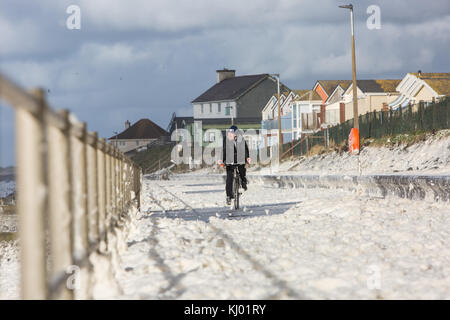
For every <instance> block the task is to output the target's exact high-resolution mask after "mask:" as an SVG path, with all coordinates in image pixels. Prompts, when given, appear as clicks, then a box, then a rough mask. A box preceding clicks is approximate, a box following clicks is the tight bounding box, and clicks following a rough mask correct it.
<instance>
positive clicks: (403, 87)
mask: <svg viewBox="0 0 450 320" xmlns="http://www.w3.org/2000/svg"><path fill="white" fill-rule="evenodd" d="M396 90H397V91H398V92H399V96H398V97H397V99H395V100H394V101H392V102H390V103H389V104H388V107H389V108H392V109H394V110H395V109H397V108H399V107H405V106H407V105H408V104H412V105H415V104H417V103H418V102H420V101H424V102H428V103H429V102H432V101H438V100H440V99H442V98H443V97H447V96H449V95H450V73H422V72H421V71H420V70H419V71H418V72H417V73H408V74H407V75H406V76H405V77H404V78H403V79H402V80H401V81H400V83H399V84H398V86H397V87H396Z"/></svg>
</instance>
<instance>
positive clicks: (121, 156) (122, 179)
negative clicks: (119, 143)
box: [119, 153, 125, 214]
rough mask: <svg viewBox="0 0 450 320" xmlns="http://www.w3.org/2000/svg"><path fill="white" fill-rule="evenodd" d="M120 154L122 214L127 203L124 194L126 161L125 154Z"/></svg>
mask: <svg viewBox="0 0 450 320" xmlns="http://www.w3.org/2000/svg"><path fill="white" fill-rule="evenodd" d="M119 156H120V159H119V181H120V184H119V186H120V192H119V194H120V214H122V213H123V211H124V208H125V205H124V204H125V195H124V192H125V190H124V178H123V175H124V173H125V172H124V171H125V170H124V165H125V163H124V155H123V154H122V153H119Z"/></svg>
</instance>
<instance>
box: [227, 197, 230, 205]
mask: <svg viewBox="0 0 450 320" xmlns="http://www.w3.org/2000/svg"><path fill="white" fill-rule="evenodd" d="M230 204H231V198H230V197H227V205H230Z"/></svg>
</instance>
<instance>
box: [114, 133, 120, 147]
mask: <svg viewBox="0 0 450 320" xmlns="http://www.w3.org/2000/svg"><path fill="white" fill-rule="evenodd" d="M113 133H114V134H115V135H116V143H115V145H116V148H119V145H118V144H117V135H118V134H119V132H117V131H113Z"/></svg>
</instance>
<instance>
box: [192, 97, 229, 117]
mask: <svg viewBox="0 0 450 320" xmlns="http://www.w3.org/2000/svg"><path fill="white" fill-rule="evenodd" d="M219 104H220V111H219ZM202 105H203V112H202ZM227 105H228V106H230V107H232V108H231V110H230V111H231V113H230V115H226V114H225V112H226V107H227ZM193 108H194V119H213V118H224V119H227V118H231V117H233V118H236V114H237V110H236V102H235V101H222V102H212V103H203V104H202V103H196V104H194V105H193Z"/></svg>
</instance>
